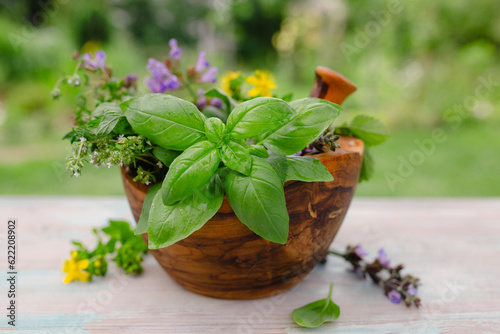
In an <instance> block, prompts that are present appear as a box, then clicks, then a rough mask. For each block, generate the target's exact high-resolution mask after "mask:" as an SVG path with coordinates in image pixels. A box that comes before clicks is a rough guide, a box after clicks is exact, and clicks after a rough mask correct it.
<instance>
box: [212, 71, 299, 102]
mask: <svg viewBox="0 0 500 334" xmlns="http://www.w3.org/2000/svg"><path fill="white" fill-rule="evenodd" d="M276 88H278V85H277V84H276V80H275V79H274V76H273V75H272V74H271V72H269V71H267V70H255V71H254V73H253V75H244V74H242V73H241V72H234V71H230V72H228V73H226V74H225V75H224V76H223V77H222V89H223V90H224V92H225V93H226V94H228V95H229V96H230V97H231V98H233V99H234V100H236V101H239V102H242V101H247V100H249V99H252V98H256V97H278V96H276V95H275V94H274V93H273V90H274V89H276ZM281 98H282V99H283V100H285V101H287V102H288V101H290V100H291V94H287V95H286V96H285V97H281Z"/></svg>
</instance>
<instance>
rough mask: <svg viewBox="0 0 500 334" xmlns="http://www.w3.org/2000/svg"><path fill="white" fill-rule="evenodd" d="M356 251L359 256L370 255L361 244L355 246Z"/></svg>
mask: <svg viewBox="0 0 500 334" xmlns="http://www.w3.org/2000/svg"><path fill="white" fill-rule="evenodd" d="M354 253H355V254H356V255H357V256H359V257H361V258H362V257H363V256H367V255H368V252H367V251H366V250H365V249H364V248H363V246H361V245H358V246H356V247H355V248H354Z"/></svg>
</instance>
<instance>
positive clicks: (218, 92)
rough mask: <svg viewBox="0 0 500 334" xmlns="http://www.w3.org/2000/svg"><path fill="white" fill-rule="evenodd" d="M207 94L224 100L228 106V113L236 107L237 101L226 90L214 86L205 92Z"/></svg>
mask: <svg viewBox="0 0 500 334" xmlns="http://www.w3.org/2000/svg"><path fill="white" fill-rule="evenodd" d="M205 96H209V97H216V98H219V99H221V100H222V102H224V104H225V106H226V110H227V112H228V113H230V112H231V110H233V109H234V108H235V107H236V101H234V100H233V99H232V98H231V96H229V95H227V94H226V92H224V91H223V90H221V89H219V88H212V89H210V90H209V91H207V92H205Z"/></svg>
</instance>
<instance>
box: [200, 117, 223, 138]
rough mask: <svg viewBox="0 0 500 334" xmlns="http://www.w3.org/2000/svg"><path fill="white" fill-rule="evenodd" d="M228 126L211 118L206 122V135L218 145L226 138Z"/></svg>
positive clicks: (217, 119)
mask: <svg viewBox="0 0 500 334" xmlns="http://www.w3.org/2000/svg"><path fill="white" fill-rule="evenodd" d="M225 130H226V126H225V125H224V123H223V122H222V121H221V120H220V119H219V118H217V117H210V118H208V119H207V120H206V121H205V134H206V136H207V138H208V140H210V141H211V142H212V143H215V144H218V143H219V142H220V141H221V140H222V137H223V136H224V133H225Z"/></svg>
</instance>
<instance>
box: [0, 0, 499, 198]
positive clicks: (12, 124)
mask: <svg viewBox="0 0 500 334" xmlns="http://www.w3.org/2000/svg"><path fill="white" fill-rule="evenodd" d="M391 3H392V4H396V6H394V5H391ZM398 5H399V6H398ZM0 31H1V32H2V34H0V171H1V174H0V182H1V183H2V184H7V183H5V182H7V180H6V177H7V175H11V176H12V175H18V176H19V178H18V179H17V180H18V181H19V182H23V181H22V180H28V179H30V178H29V177H25V178H23V177H22V176H20V175H22V173H21V172H19V173H17V172H16V173H14V172H13V171H12V170H11V167H12V166H14V165H16V166H23V167H19V170H20V171H26V172H27V171H28V170H30V168H29V164H30V163H31V162H30V159H31V158H30V154H28V153H26V154H24V155H19V157H16V159H14V160H15V162H13V163H11V162H9V159H8V158H6V155H5V152H13V151H12V149H13V148H19V150H21V151H22V152H24V151H25V150H26V149H28V148H30V147H38V146H39V145H38V143H45V142H47V145H48V147H51V148H52V147H53V145H54V144H53V141H57V140H58V136H60V135H62V134H63V133H64V132H65V131H66V130H67V129H68V128H69V127H70V126H71V122H72V120H71V116H70V115H71V112H70V110H71V108H72V106H73V103H74V96H75V92H72V91H71V90H67V91H66V92H65V94H64V95H63V98H62V100H61V101H58V102H57V103H55V102H53V101H51V100H50V96H49V92H50V91H51V89H52V86H53V84H54V82H55V81H56V79H57V78H58V77H59V76H60V75H61V73H71V72H72V71H73V66H74V64H73V62H72V61H71V58H70V56H71V54H72V52H73V51H74V50H79V51H81V52H82V51H95V50H97V49H100V48H104V49H105V50H106V53H107V55H108V63H110V64H112V66H113V67H114V70H115V71H117V72H118V73H116V74H117V75H118V76H125V75H127V74H128V73H137V74H138V75H139V78H140V79H139V80H140V83H141V84H142V87H139V89H140V90H141V89H142V91H143V92H145V91H146V89H145V87H144V85H143V80H144V75H145V73H146V70H145V66H146V62H147V59H148V58H149V57H155V58H157V59H161V58H162V57H163V55H165V54H166V53H167V52H168V46H167V41H168V40H169V39H170V38H172V37H175V38H177V39H178V40H179V44H180V45H181V46H182V47H183V48H184V50H185V53H186V57H187V58H191V59H194V58H195V57H196V53H197V51H199V50H206V51H207V53H208V54H209V58H210V60H211V61H212V62H213V63H214V64H216V65H218V66H219V67H220V68H221V72H222V73H223V72H225V71H226V70H231V69H235V68H238V69H241V70H243V71H251V70H252V69H255V68H261V69H270V70H271V71H273V72H274V74H275V77H276V79H277V82H278V86H279V87H278V90H277V94H278V95H284V94H286V93H289V92H293V93H294V97H295V98H299V97H302V96H305V95H307V94H308V93H309V91H310V89H311V86H312V81H313V79H314V76H313V73H314V68H315V66H316V65H324V66H328V67H331V68H333V69H335V70H337V71H339V72H341V73H343V74H344V75H346V76H347V77H348V78H349V79H351V80H352V81H353V82H355V83H356V85H357V86H358V91H357V92H356V93H355V94H353V96H352V97H350V98H349V99H348V100H347V101H346V103H345V112H344V116H343V117H344V118H345V119H346V121H347V120H349V119H351V118H352V117H353V116H355V115H357V114H359V113H368V114H372V115H374V116H377V117H379V118H381V119H382V120H384V122H385V123H387V124H388V125H389V128H391V129H392V130H393V131H395V134H394V135H393V137H392V139H391V140H390V141H389V142H388V143H387V144H386V146H384V145H383V146H381V148H377V150H378V151H379V152H382V153H381V154H387V156H386V157H385V160H384V158H383V157H382V158H380V160H384V161H383V162H380V163H379V166H380V167H382V168H376V172H375V173H376V176H375V177H376V179H377V175H378V180H383V177H381V176H380V175H383V169H387V168H389V166H388V163H389V162H390V161H392V160H391V159H393V157H394V156H397V155H398V154H399V152H400V151H401V150H402V149H404V147H402V145H403V143H404V144H405V145H406V146H405V147H406V149H407V150H410V151H411V149H412V147H411V143H412V141H411V138H410V137H409V134H411V135H412V136H418V135H424V136H425V134H426V133H427V132H429V131H431V130H432V129H433V128H435V127H442V128H443V129H445V130H446V131H452V129H451V124H448V122H447V121H446V120H445V119H444V117H443V115H444V114H445V113H446V112H447V111H449V110H450V109H452V108H454V107H455V106H457V105H463V104H464V103H465V101H466V99H467V98H468V97H474V93H475V90H476V88H477V87H479V86H480V85H481V80H482V79H481V78H488V77H489V76H491V78H493V79H492V80H493V81H494V82H495V83H496V85H495V86H494V87H493V88H494V89H493V90H492V91H490V92H489V94H487V95H486V96H483V97H482V98H481V99H477V100H475V101H474V103H473V105H471V107H470V110H469V111H470V114H468V115H467V116H466V117H464V118H463V120H464V121H463V122H462V124H461V125H460V128H459V129H458V131H460V132H462V131H463V132H464V133H467V134H468V136H469V137H467V138H474V140H471V141H470V142H469V141H464V142H463V141H460V145H462V146H460V149H457V150H453V149H451V147H455V146H454V145H453V143H452V142H447V144H446V145H445V146H446V147H449V148H450V149H449V150H444V151H442V152H441V153H440V154H443V157H444V158H442V159H441V158H440V157H437V156H436V157H431V158H429V159H431V160H429V161H431V162H429V163H428V164H426V165H425V166H434V164H433V163H432V161H440V162H442V164H443V165H442V168H441V169H443V170H446V169H450V170H452V171H453V173H447V174H445V175H443V176H442V177H443V178H445V177H448V178H451V175H454V172H455V171H457V170H459V167H457V166H456V165H452V161H454V162H455V163H459V162H462V165H467V166H468V164H464V163H463V161H462V160H461V158H460V157H454V156H453V157H452V156H451V155H457V154H462V155H463V157H465V156H468V155H467V154H468V153H467V152H472V151H474V149H475V148H474V146H472V145H473V143H478V142H480V139H481V138H483V139H484V140H485V141H486V140H491V137H490V135H491V131H489V130H488V131H486V130H483V129H487V127H488V126H493V127H495V126H497V127H498V125H500V94H499V93H498V91H499V90H500V79H499V78H500V66H499V65H500V57H499V53H500V2H499V1H496V0H476V1H475V2H474V3H471V2H470V1H466V0H455V1H452V2H451V1H447V0H421V1H411V2H408V1H401V2H398V1H389V0H376V1H369V2H366V1H361V0H349V1H348V0H314V1H312V0H309V1H308V0H210V1H205V0H185V1H175V0H168V1H157V0H114V1H99V0H88V1H79V2H74V1H71V2H70V1H67V0H64V1H63V0H44V1H38V0H22V1H20V0H0ZM390 143H395V144H394V145H393V146H391V144H390ZM396 143H397V144H396ZM35 144H36V145H35ZM23 145H24V146H23ZM450 145H451V146H450ZM456 145H458V144H456ZM23 147H24V148H23ZM58 147H59V148H60V147H62V146H58ZM391 147H392V150H391ZM492 147H494V148H493V151H492V152H490V153H493V154H496V155H500V150H499V149H498V146H494V145H493V146H492ZM398 150H399V151H398ZM42 151H43V150H42ZM62 153H64V152H62ZM33 154H34V155H35V156H36V157H37V158H36V159H37V163H39V164H40V166H41V167H43V168H42V170H44V169H47V168H50V167H49V166H51V162H52V161H51V160H49V159H53V158H54V157H52V158H47V159H45V160H44V159H43V157H40V156H39V155H38V151H37V152H34V153H32V154H31V156H32V155H33ZM477 154H479V153H477ZM378 155H379V154H378V153H377V151H375V152H374V156H375V159H376V160H379V159H377V156H378ZM20 157H21V158H20ZM23 157H24V158H23ZM468 157H469V156H468ZM58 158H59V156H58ZM469 158H470V157H469ZM23 159H24V160H23ZM432 159H435V160H432ZM464 159H465V158H464ZM472 160H474V159H472ZM476 160H478V161H481V160H480V159H479V158H478V159H476ZM491 161H494V159H493V158H491ZM377 163H378V162H377ZM393 163H397V162H394V161H393ZM469 167H470V168H469V169H470V171H472V170H473V168H477V169H480V170H481V171H483V172H484V173H483V174H484V175H482V177H483V178H488V177H490V178H494V177H496V178H498V176H496V174H493V172H490V170H489V169H487V168H485V165H484V164H483V165H481V164H479V162H478V164H477V165H471V166H469ZM12 168H13V167H12ZM460 168H462V167H460ZM463 168H465V167H463ZM381 169H382V170H381ZM419 170H420V172H418V173H415V176H414V180H416V181H415V182H416V183H418V182H421V183H423V184H425V182H426V181H425V180H426V179H425V177H427V178H428V179H430V176H429V175H427V174H425V175H421V174H422V173H424V171H425V172H427V173H432V171H431V169H430V168H425V167H422V168H421V169H419ZM377 173H378V174H377ZM488 173H489V174H488ZM479 174H481V173H479ZM98 175H100V174H98ZM447 175H448V176H447ZM97 177H99V176H97ZM49 179H50V178H48V179H47V182H49V181H48V180H49ZM15 180H16V179H11V180H8V181H9V184H12V182H14V181H15ZM4 181H5V182H4ZM40 182H41V181H38V182H37V183H36V184H37V187H38V189H37V191H39V190H40V188H41V189H43V187H42V186H41V185H40ZM103 182H110V181H103ZM382 182H383V181H382ZM457 182H458V181H457ZM443 183H444V184H447V185H449V188H448V190H446V189H444V188H443V189H444V190H443V191H437V192H436V193H432V194H450V193H451V189H456V188H457V187H459V186H460V184H461V183H460V182H459V183H457V185H455V184H453V185H452V182H445V181H443ZM82 184H83V183H82ZM374 184H377V181H376V182H375V183H374ZM475 184H476V185H477V186H478V187H479V186H480V187H483V190H482V191H480V190H479V191H477V192H471V191H470V189H469V190H468V191H466V190H463V192H462V193H463V194H477V195H481V194H483V195H492V194H497V195H499V194H500V193H499V192H498V190H496V192H495V191H494V190H492V187H493V183H491V184H490V185H488V183H484V182H476V183H475ZM379 185H380V184H379ZM462 185H463V187H466V183H465V181H464V183H463V184H462ZM19 187H20V189H21V188H22V189H24V190H22V191H21V190H20V191H21V192H23V193H27V192H29V189H32V188H30V187H29V185H27V184H26V185H22V186H21V185H20V186H19ZM56 188H57V189H59V188H58V187H55V188H54V187H52V188H50V187H49V188H48V189H52V190H50V191H49V192H51V193H55V192H56V191H55V190H54V189H56ZM9 189H10V190H2V191H3V192H7V193H8V192H12V191H14V190H13V188H12V187H11V188H9ZM107 189H109V187H108V188H107ZM363 189H370V190H369V191H368V190H367V191H364V190H363ZM412 189H413V190H412ZM497 189H498V187H497ZM59 190H60V189H59ZM360 190H361V193H363V194H372V195H377V194H379V195H380V194H386V193H385V192H384V191H382V190H377V189H375V188H370V186H369V185H363V187H360ZM406 190H407V191H401V194H408V195H419V194H430V193H429V192H426V191H424V190H423V189H421V188H419V187H412V188H411V189H406ZM33 191H35V190H33ZM109 191H110V192H111V193H115V192H116V191H118V192H120V191H121V190H116V191H114V190H109ZM453 191H455V190H453ZM456 191H457V192H458V194H459V193H460V192H459V190H456ZM82 193H99V191H90V190H88V189H86V188H82ZM398 193H399V192H398Z"/></svg>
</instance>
